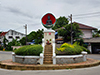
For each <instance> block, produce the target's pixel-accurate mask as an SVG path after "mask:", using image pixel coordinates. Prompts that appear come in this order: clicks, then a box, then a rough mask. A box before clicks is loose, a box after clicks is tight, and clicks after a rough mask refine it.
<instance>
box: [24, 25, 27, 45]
mask: <svg viewBox="0 0 100 75" xmlns="http://www.w3.org/2000/svg"><path fill="white" fill-rule="evenodd" d="M24 27H25V37H26V45H27V24H26V25H25V26H24Z"/></svg>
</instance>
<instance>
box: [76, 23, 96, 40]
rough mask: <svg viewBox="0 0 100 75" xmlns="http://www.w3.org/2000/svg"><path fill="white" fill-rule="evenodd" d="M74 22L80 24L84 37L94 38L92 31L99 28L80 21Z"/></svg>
mask: <svg viewBox="0 0 100 75" xmlns="http://www.w3.org/2000/svg"><path fill="white" fill-rule="evenodd" d="M74 23H77V24H78V25H79V29H80V30H81V31H82V33H83V36H82V38H83V39H86V38H87V39H89V38H92V31H93V30H96V29H97V28H94V27H91V26H88V25H84V24H81V23H78V22H74Z"/></svg>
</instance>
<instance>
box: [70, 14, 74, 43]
mask: <svg viewBox="0 0 100 75" xmlns="http://www.w3.org/2000/svg"><path fill="white" fill-rule="evenodd" d="M70 20H71V44H73V28H72V14H71V15H70Z"/></svg>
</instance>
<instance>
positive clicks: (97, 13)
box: [73, 12, 100, 16]
mask: <svg viewBox="0 0 100 75" xmlns="http://www.w3.org/2000/svg"><path fill="white" fill-rule="evenodd" d="M93 14H94V15H95V14H100V12H94V13H86V14H77V15H73V16H86V15H93Z"/></svg>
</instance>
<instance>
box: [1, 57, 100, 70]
mask: <svg viewBox="0 0 100 75" xmlns="http://www.w3.org/2000/svg"><path fill="white" fill-rule="evenodd" d="M89 60H90V59H89ZM91 60H94V59H91ZM84 63H85V62H84ZM97 65H100V61H99V60H94V62H93V61H92V62H91V63H85V64H83V63H81V64H80V63H79V64H66V65H62V64H57V65H52V64H49V65H45V64H44V65H25V64H22V65H18V64H17V65H15V64H12V65H11V64H7V63H3V62H2V61H0V68H3V69H9V70H57V69H75V68H86V67H93V66H97Z"/></svg>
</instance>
